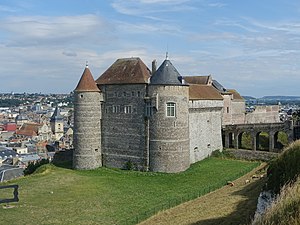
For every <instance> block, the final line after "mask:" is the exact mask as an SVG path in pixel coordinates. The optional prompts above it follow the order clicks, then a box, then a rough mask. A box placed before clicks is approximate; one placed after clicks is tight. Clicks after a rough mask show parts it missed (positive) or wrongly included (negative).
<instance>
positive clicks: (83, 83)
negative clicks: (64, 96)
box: [74, 66, 100, 92]
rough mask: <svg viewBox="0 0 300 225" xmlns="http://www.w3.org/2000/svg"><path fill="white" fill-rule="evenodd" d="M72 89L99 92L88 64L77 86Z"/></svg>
mask: <svg viewBox="0 0 300 225" xmlns="http://www.w3.org/2000/svg"><path fill="white" fill-rule="evenodd" d="M74 91H77V92H82V91H92V92H100V90H99V88H98V87H97V85H96V82H95V80H94V78H93V75H92V73H91V71H90V69H89V68H88V66H86V67H85V69H84V71H83V74H82V76H81V78H80V80H79V82H78V84H77V87H76V88H75V90H74Z"/></svg>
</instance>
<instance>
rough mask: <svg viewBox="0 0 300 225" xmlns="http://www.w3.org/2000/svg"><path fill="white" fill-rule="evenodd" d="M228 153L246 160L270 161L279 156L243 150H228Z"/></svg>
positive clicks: (271, 153)
mask: <svg viewBox="0 0 300 225" xmlns="http://www.w3.org/2000/svg"><path fill="white" fill-rule="evenodd" d="M226 151H227V152H228V153H230V154H231V155H233V156H234V157H235V158H237V159H245V160H258V161H269V160H271V159H273V158H275V157H277V156H278V153H274V152H263V151H252V150H242V149H238V150H236V149H235V150H233V149H227V150H226Z"/></svg>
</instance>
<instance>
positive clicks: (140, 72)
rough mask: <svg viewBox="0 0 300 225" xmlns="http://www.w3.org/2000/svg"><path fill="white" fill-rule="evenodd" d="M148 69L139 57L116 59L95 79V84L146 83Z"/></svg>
mask: <svg viewBox="0 0 300 225" xmlns="http://www.w3.org/2000/svg"><path fill="white" fill-rule="evenodd" d="M149 77H150V70H149V69H148V67H147V66H146V65H145V64H144V62H143V61H142V60H141V59H140V58H123V59H117V61H115V62H114V63H113V64H112V65H111V66H110V67H109V68H108V69H107V70H106V71H105V72H104V73H103V74H102V75H101V76H100V77H99V78H98V79H97V80H96V83H97V84H100V85H101V84H147V83H148V80H149Z"/></svg>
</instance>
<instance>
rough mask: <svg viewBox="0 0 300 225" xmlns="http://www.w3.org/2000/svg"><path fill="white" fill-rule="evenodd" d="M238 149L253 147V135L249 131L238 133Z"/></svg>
mask: <svg viewBox="0 0 300 225" xmlns="http://www.w3.org/2000/svg"><path fill="white" fill-rule="evenodd" d="M237 137H238V149H248V150H250V149H252V147H253V146H252V135H251V133H250V132H248V131H242V132H240V133H239V134H238V136H237Z"/></svg>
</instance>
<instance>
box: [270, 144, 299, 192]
mask: <svg viewBox="0 0 300 225" xmlns="http://www.w3.org/2000/svg"><path fill="white" fill-rule="evenodd" d="M267 173H268V181H267V189H269V190H272V191H274V193H276V194H278V193H279V192H280V188H281V187H283V186H284V185H285V184H287V183H289V182H295V181H296V179H297V177H298V176H299V175H300V140H299V141H295V142H294V143H292V144H290V145H289V146H288V147H287V148H286V149H285V150H284V151H283V152H282V153H281V154H280V155H279V156H278V158H276V159H274V160H272V161H271V162H270V163H269V168H268V171H267Z"/></svg>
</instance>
